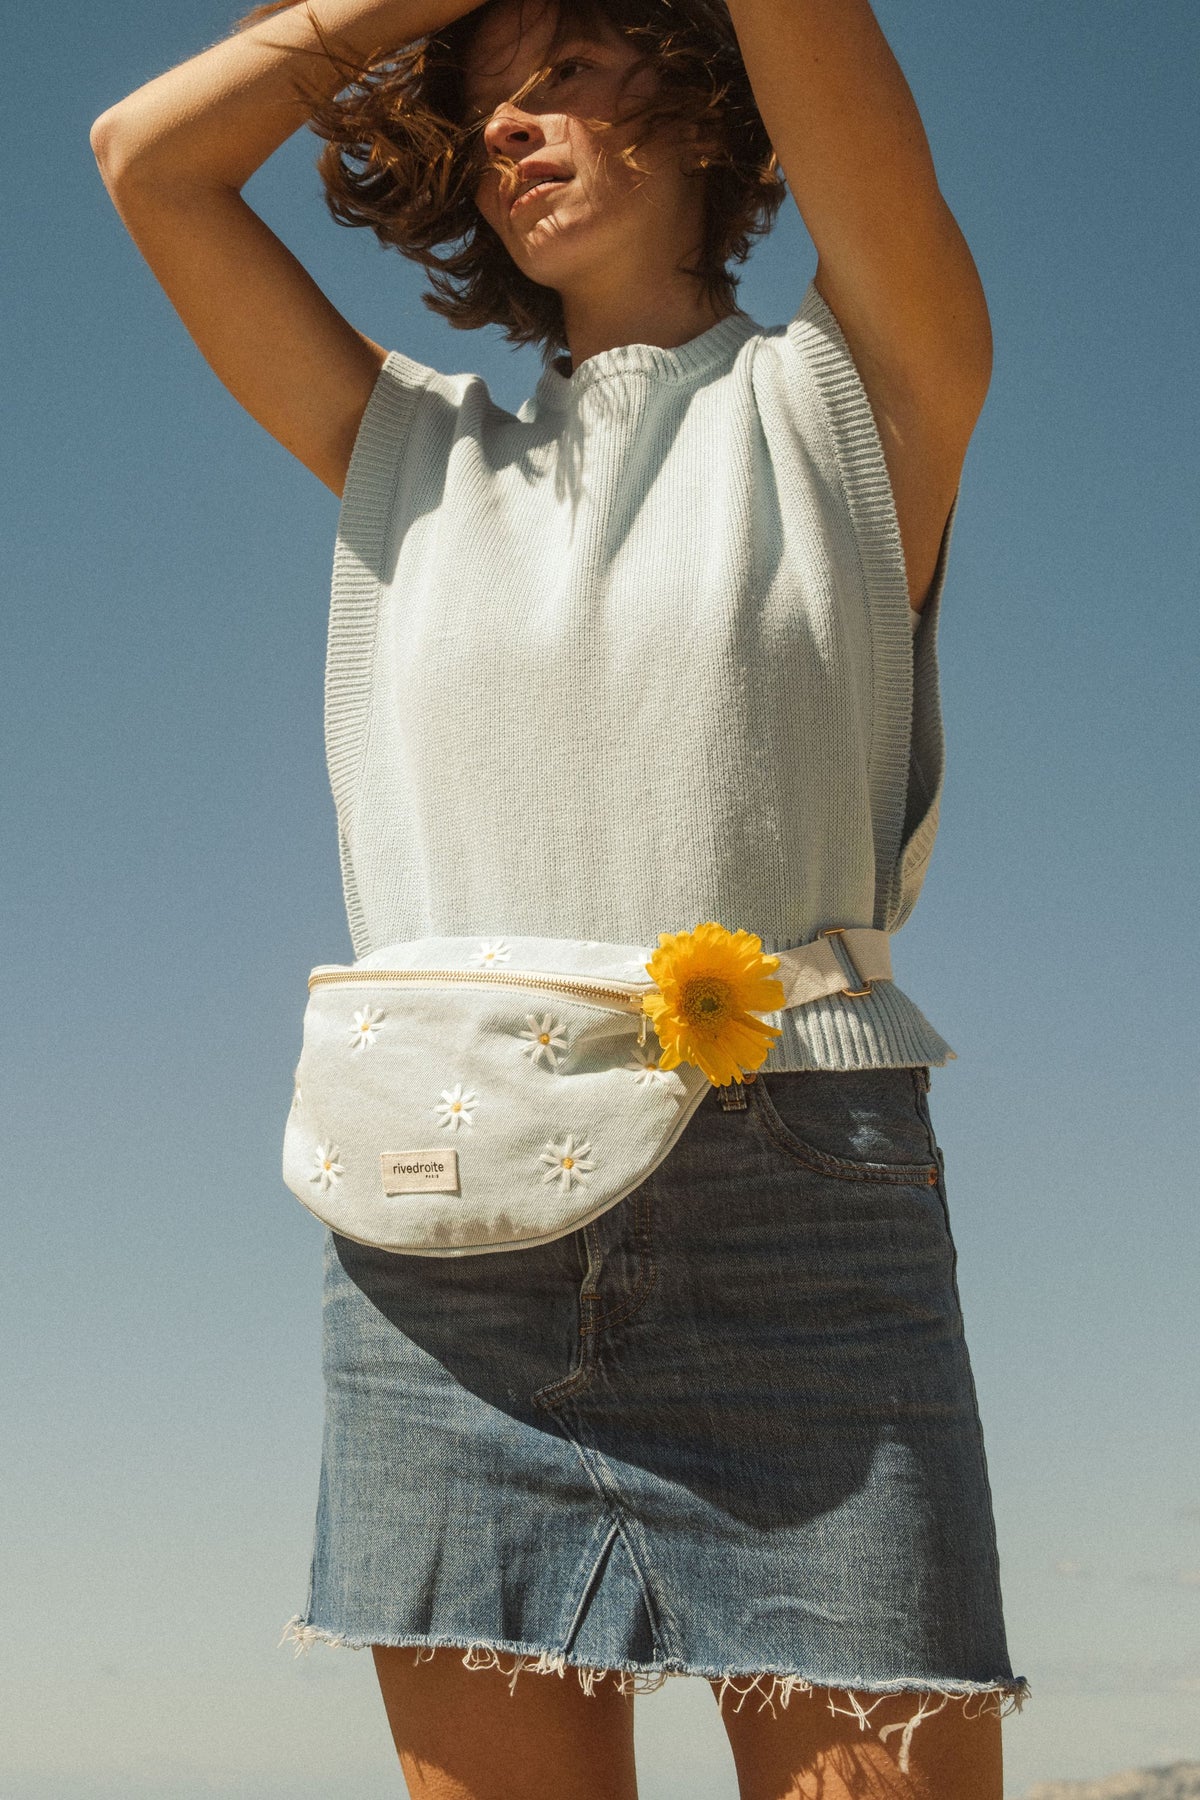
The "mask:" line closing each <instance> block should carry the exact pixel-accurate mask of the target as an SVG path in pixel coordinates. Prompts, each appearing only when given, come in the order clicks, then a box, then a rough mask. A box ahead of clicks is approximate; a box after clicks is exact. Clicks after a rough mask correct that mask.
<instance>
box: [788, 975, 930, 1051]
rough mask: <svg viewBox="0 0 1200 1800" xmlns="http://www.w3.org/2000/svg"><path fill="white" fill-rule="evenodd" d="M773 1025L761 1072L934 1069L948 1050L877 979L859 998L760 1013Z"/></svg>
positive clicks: (906, 1002) (908, 1004)
mask: <svg viewBox="0 0 1200 1800" xmlns="http://www.w3.org/2000/svg"><path fill="white" fill-rule="evenodd" d="M763 1018H764V1019H765V1021H766V1023H767V1024H768V1025H777V1026H779V1027H780V1028H781V1030H782V1032H783V1036H782V1037H779V1038H776V1039H775V1042H774V1044H773V1045H772V1048H771V1049H770V1051H769V1052H768V1053H767V1060H766V1061H765V1062H764V1063H763V1064H762V1069H763V1072H764V1073H766V1074H770V1073H771V1072H772V1071H775V1072H776V1073H777V1074H783V1073H784V1072H785V1071H787V1070H789V1069H897V1068H899V1069H909V1068H917V1067H919V1066H920V1065H922V1064H929V1065H931V1066H933V1067H935V1068H940V1067H941V1066H942V1064H943V1063H947V1062H951V1061H953V1060H954V1055H955V1053H954V1051H953V1050H952V1049H951V1048H950V1046H949V1044H948V1043H947V1042H946V1040H945V1038H943V1037H942V1036H940V1034H939V1033H938V1032H936V1031H935V1030H934V1028H933V1026H932V1025H931V1024H930V1023H929V1020H928V1019H927V1018H926V1017H925V1015H924V1014H923V1013H921V1012H919V1011H918V1010H917V1008H916V1007H915V1006H914V1005H913V1003H912V1001H911V1000H910V999H909V997H908V995H907V994H905V993H902V992H901V990H900V989H899V988H898V987H896V985H895V983H894V982H891V981H877V982H876V983H875V984H874V988H873V991H872V992H871V993H870V994H868V995H867V996H866V998H865V999H862V1000H843V999H841V998H840V997H839V996H837V995H835V996H834V997H833V998H832V999H829V1000H814V1001H812V1002H811V1003H810V1004H809V1005H808V1006H792V1007H789V1008H788V1009H787V1010H786V1011H785V1012H778V1013H764V1014H763Z"/></svg>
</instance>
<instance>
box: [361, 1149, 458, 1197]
mask: <svg viewBox="0 0 1200 1800" xmlns="http://www.w3.org/2000/svg"><path fill="white" fill-rule="evenodd" d="M379 1162H380V1171H381V1173H382V1175H383V1191H384V1193H385V1194H457V1192H458V1151H457V1150H387V1151H384V1153H383V1155H382V1156H381V1157H380V1159H379Z"/></svg>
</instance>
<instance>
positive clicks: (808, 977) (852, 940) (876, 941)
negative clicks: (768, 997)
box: [771, 925, 892, 1012]
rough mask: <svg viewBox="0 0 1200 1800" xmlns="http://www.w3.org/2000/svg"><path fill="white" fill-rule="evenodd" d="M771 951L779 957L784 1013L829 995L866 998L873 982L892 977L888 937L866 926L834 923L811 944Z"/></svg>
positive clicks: (779, 975) (890, 943)
mask: <svg viewBox="0 0 1200 1800" xmlns="http://www.w3.org/2000/svg"><path fill="white" fill-rule="evenodd" d="M835 942H836V943H837V944H839V945H840V947H841V949H842V952H843V954H844V955H845V957H846V963H845V964H843V963H842V961H841V959H840V958H839V956H838V954H837V952H836V951H835V949H834V947H833V946H834V943H835ZM771 954H772V955H776V956H778V958H779V967H778V968H777V969H776V970H775V979H776V980H777V981H779V982H781V983H782V984H783V994H784V1000H783V1007H782V1008H781V1009H780V1010H782V1011H785V1012H786V1011H787V1009H788V1008H789V1007H792V1006H807V1005H808V1004H809V1002H810V1001H813V1000H824V999H825V998H826V997H827V996H828V995H830V994H842V995H843V996H845V997H846V998H847V999H854V1000H861V999H865V998H866V996H867V995H868V994H869V993H870V992H871V983H872V982H874V981H890V980H891V979H892V941H891V936H890V934H889V933H888V932H886V931H876V930H874V929H873V928H872V927H868V926H858V925H847V926H845V927H844V928H843V927H841V926H834V927H832V928H831V929H830V930H828V931H823V932H822V933H821V935H820V937H819V938H816V939H814V941H813V942H812V943H811V944H800V945H798V946H797V948H796V949H794V950H777V951H773V952H771ZM856 977H857V979H856Z"/></svg>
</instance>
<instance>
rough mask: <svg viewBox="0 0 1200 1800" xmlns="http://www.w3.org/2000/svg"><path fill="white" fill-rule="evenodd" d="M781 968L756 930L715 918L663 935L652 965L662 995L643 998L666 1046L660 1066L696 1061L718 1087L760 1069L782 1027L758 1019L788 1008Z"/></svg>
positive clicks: (645, 1010)
mask: <svg viewBox="0 0 1200 1800" xmlns="http://www.w3.org/2000/svg"><path fill="white" fill-rule="evenodd" d="M778 967H779V958H778V957H777V956H766V955H764V954H763V947H762V939H761V938H760V937H756V936H755V935H754V933H753V932H752V931H741V930H739V931H733V932H730V931H726V929H725V927H724V926H723V925H717V924H716V923H715V922H714V921H713V920H711V919H710V920H709V921H708V923H707V924H704V925H697V926H696V928H695V930H694V931H677V932H674V933H668V932H662V933H660V935H659V939H658V949H657V950H656V951H655V952H654V955H653V956H652V957H651V958H650V961H649V962H648V963H647V964H646V971H647V973H648V974H649V975H650V977H651V979H652V980H653V981H654V982H655V984H656V986H657V988H658V992H657V993H656V994H647V995H646V997H645V999H644V1000H643V1002H642V1007H643V1011H644V1012H645V1013H646V1014H647V1015H648V1017H649V1019H650V1022H651V1024H652V1025H653V1026H654V1030H655V1032H656V1034H657V1036H658V1041H659V1043H660V1044H661V1045H662V1055H661V1056H660V1058H659V1063H658V1066H659V1068H660V1069H675V1068H678V1066H679V1064H680V1063H681V1062H690V1063H694V1064H695V1065H696V1067H697V1068H698V1069H702V1070H703V1071H704V1073H705V1074H706V1075H707V1076H708V1079H709V1080H710V1081H711V1082H712V1083H713V1085H714V1087H727V1086H728V1085H729V1083H730V1082H731V1081H737V1082H740V1081H741V1079H742V1072H743V1071H744V1070H747V1069H757V1068H758V1067H759V1065H760V1064H761V1063H763V1062H765V1061H766V1058H767V1053H768V1051H769V1050H770V1048H771V1044H770V1039H771V1038H777V1037H781V1036H782V1033H781V1031H780V1030H779V1027H778V1026H776V1025H768V1024H766V1023H765V1022H764V1021H763V1020H762V1019H758V1018H755V1017H754V1014H755V1013H756V1012H776V1011H778V1010H779V1009H780V1008H781V1007H782V1005H783V1002H784V992H783V983H782V982H780V981H773V980H772V979H771V978H770V975H771V971H772V970H773V969H777V968H778Z"/></svg>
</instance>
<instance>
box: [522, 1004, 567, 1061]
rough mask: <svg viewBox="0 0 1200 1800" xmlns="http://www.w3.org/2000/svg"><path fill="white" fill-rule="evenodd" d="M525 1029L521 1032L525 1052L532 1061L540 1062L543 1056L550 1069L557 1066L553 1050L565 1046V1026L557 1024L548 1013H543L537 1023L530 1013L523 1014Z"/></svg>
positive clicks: (556, 1058) (564, 1047)
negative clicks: (539, 1022) (539, 1021)
mask: <svg viewBox="0 0 1200 1800" xmlns="http://www.w3.org/2000/svg"><path fill="white" fill-rule="evenodd" d="M525 1025H526V1029H525V1030H524V1031H523V1032H522V1033H521V1036H522V1037H523V1038H524V1039H525V1045H524V1049H525V1054H526V1055H527V1056H528V1057H529V1058H530V1059H531V1061H533V1062H540V1061H541V1060H542V1058H543V1057H545V1059H546V1061H547V1062H548V1063H549V1064H550V1067H551V1068H552V1069H557V1067H558V1057H557V1056H556V1054H555V1052H556V1051H558V1050H565V1049H566V1047H567V1039H566V1026H565V1025H559V1024H557V1023H556V1022H555V1021H554V1020H553V1019H552V1018H551V1017H550V1014H549V1013H543V1015H542V1022H541V1024H540V1025H539V1024H538V1022H537V1020H536V1019H535V1018H534V1016H533V1014H532V1013H526V1015H525Z"/></svg>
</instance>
